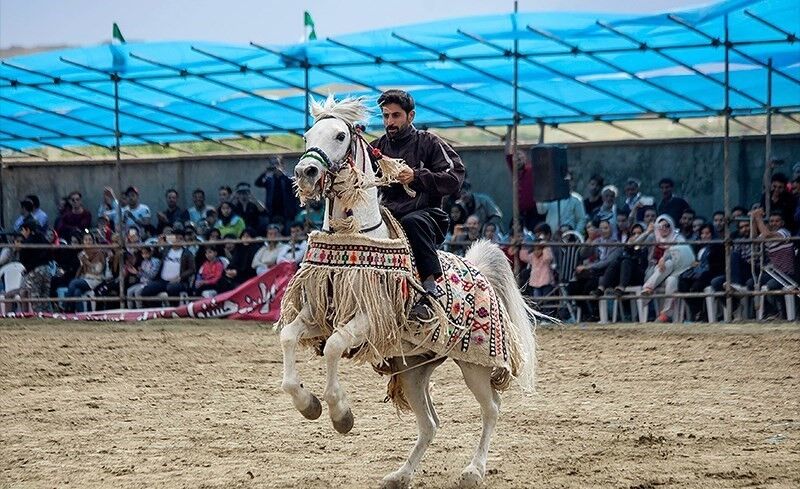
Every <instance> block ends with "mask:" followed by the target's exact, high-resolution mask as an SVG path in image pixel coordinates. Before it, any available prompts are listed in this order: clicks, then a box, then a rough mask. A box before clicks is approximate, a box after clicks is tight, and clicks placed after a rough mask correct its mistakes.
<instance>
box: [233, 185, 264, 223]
mask: <svg viewBox="0 0 800 489" xmlns="http://www.w3.org/2000/svg"><path fill="white" fill-rule="evenodd" d="M231 204H232V205H233V213H234V214H236V215H237V216H239V217H241V218H242V219H244V224H245V226H247V227H249V228H253V229H264V228H266V223H264V225H263V226H262V225H261V224H262V223H261V218H262V216H264V212H265V209H264V204H262V203H261V202H259V200H258V199H256V198H255V197H253V194H252V193H251V192H250V184H249V183H247V182H239V183H238V184H236V193H235V194H234V196H233V199H231Z"/></svg>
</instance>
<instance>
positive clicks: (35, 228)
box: [19, 219, 53, 312]
mask: <svg viewBox="0 0 800 489" xmlns="http://www.w3.org/2000/svg"><path fill="white" fill-rule="evenodd" d="M19 233H20V234H21V235H22V241H21V242H20V244H23V245H29V244H39V245H41V244H48V243H47V239H46V238H45V237H44V234H42V232H41V231H39V225H38V224H37V223H36V220H35V219H29V220H27V221H24V222H23V223H22V225H21V226H20V229H19ZM52 258H53V252H52V251H51V250H48V249H41V248H39V249H36V248H20V249H19V262H20V263H22V266H24V267H25V275H23V279H22V288H21V290H20V296H21V297H31V298H34V299H35V298H45V297H49V294H50V281H51V280H52V278H53V274H52V272H51V271H50V260H52ZM31 309H33V311H35V312H50V311H51V309H52V307H51V305H50V303H49V302H34V303H31Z"/></svg>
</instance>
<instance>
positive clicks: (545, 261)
mask: <svg viewBox="0 0 800 489" xmlns="http://www.w3.org/2000/svg"><path fill="white" fill-rule="evenodd" d="M520 258H521V259H522V260H523V261H525V262H527V263H530V265H531V276H530V278H529V279H528V286H527V287H526V289H527V291H526V292H527V293H528V294H529V295H532V296H533V297H543V296H546V295H548V294H549V293H550V292H552V291H553V283H554V281H555V280H554V277H553V251H552V250H551V249H550V246H548V245H547V244H546V243H545V241H544V240H542V239H537V240H536V241H535V242H534V244H533V249H532V250H531V251H529V252H526V251H523V252H522V253H520Z"/></svg>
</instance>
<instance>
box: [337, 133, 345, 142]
mask: <svg viewBox="0 0 800 489" xmlns="http://www.w3.org/2000/svg"><path fill="white" fill-rule="evenodd" d="M345 136H347V134H345V133H344V132H340V133H339V134H337V135H336V139H337V140H338V141H344V138H345Z"/></svg>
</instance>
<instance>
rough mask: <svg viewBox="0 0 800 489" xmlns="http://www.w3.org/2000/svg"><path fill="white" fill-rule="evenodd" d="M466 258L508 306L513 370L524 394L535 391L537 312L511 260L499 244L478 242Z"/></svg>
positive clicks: (470, 249) (468, 251) (505, 305)
mask: <svg viewBox="0 0 800 489" xmlns="http://www.w3.org/2000/svg"><path fill="white" fill-rule="evenodd" d="M464 258H465V259H466V260H467V261H469V262H470V263H471V264H472V266H474V267H475V268H477V269H478V271H480V272H481V273H482V274H483V275H484V276H486V278H487V279H488V280H489V283H490V284H491V285H492V288H494V291H495V293H496V294H497V297H498V299H500V302H501V303H502V304H503V306H504V307H505V310H506V313H507V314H508V319H509V323H511V324H510V325H509V331H508V332H507V334H508V336H509V349H510V353H511V358H512V367H514V361H513V359H514V358H515V357H516V358H517V361H518V365H516V368H514V370H515V371H516V372H515V375H516V379H517V383H519V385H520V387H522V389H523V390H524V391H528V392H532V391H533V390H534V389H535V387H536V338H535V323H536V316H537V315H538V313H536V312H535V311H534V310H533V309H531V308H530V307H529V306H528V304H527V303H526V302H525V299H523V297H522V294H521V293H520V291H519V289H518V288H517V284H516V281H515V278H514V271H513V270H512V269H511V265H509V263H508V258H506V255H505V254H504V253H503V251H502V250H501V249H500V248H499V247H498V246H497V245H496V244H494V243H492V242H490V241H486V240H483V239H482V240H479V241H477V242H475V244H473V245H472V246H471V247H470V248H469V250H467V253H466V256H465V257H464ZM515 353H516V355H515Z"/></svg>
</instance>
